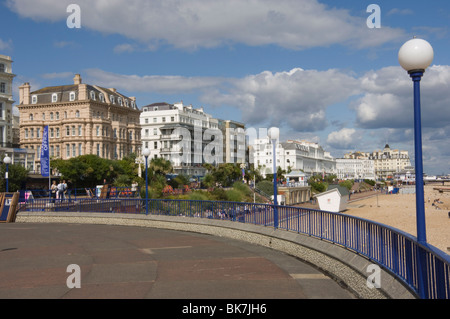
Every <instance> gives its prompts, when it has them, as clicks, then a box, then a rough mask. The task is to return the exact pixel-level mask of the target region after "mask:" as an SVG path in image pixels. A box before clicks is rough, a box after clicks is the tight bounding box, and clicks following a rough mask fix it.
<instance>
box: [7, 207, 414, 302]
mask: <svg viewBox="0 0 450 319" xmlns="http://www.w3.org/2000/svg"><path fill="white" fill-rule="evenodd" d="M16 222H19V223H20V222H21V223H77V224H82V223H88V224H105V225H125V226H139V227H152V228H162V229H171V230H180V231H190V232H197V233H203V234H210V235H214V236H220V237H228V238H233V239H237V240H242V241H246V242H249V243H253V244H257V245H261V246H265V247H269V248H272V249H276V250H278V251H282V252H285V253H286V254H289V255H292V256H295V257H297V258H299V259H300V260H303V261H305V262H308V263H310V264H312V265H315V266H316V267H317V268H319V269H320V270H322V271H323V272H325V273H326V274H327V275H328V276H330V277H332V278H333V279H335V280H336V281H337V282H339V283H340V284H341V285H344V286H346V287H347V288H348V289H349V290H350V291H352V292H353V293H354V294H355V295H356V296H358V297H359V298H363V299H386V298H392V299H414V298H416V296H415V294H414V293H412V292H411V291H410V290H409V289H408V288H407V287H406V286H405V285H404V284H403V283H401V282H400V281H399V280H397V279H396V278H395V277H394V276H393V275H391V274H390V273H389V272H387V271H384V270H381V274H380V279H381V283H380V288H369V287H368V286H367V278H368V276H369V275H370V274H372V271H369V272H368V266H369V265H371V264H373V262H371V261H370V260H368V259H367V258H365V257H363V256H361V255H358V254H357V253H354V252H352V251H350V250H348V249H345V248H343V247H341V246H338V245H335V244H332V243H329V242H326V241H323V240H320V239H316V238H313V237H310V236H306V235H302V234H298V233H294V232H289V231H285V230H275V229H273V228H272V227H264V226H257V225H252V224H244V223H239V222H230V221H223V220H212V219H203V218H195V217H177V216H162V215H161V216H158V215H148V216H146V215H134V214H108V213H40V212H21V213H19V214H18V215H17V218H16Z"/></svg>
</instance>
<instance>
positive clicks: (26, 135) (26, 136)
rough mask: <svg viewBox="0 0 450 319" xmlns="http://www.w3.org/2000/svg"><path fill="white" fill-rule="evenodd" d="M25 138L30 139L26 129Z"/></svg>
mask: <svg viewBox="0 0 450 319" xmlns="http://www.w3.org/2000/svg"><path fill="white" fill-rule="evenodd" d="M25 138H28V129H27V128H26V129H25Z"/></svg>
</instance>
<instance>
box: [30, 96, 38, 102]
mask: <svg viewBox="0 0 450 319" xmlns="http://www.w3.org/2000/svg"><path fill="white" fill-rule="evenodd" d="M31 103H32V104H36V103H37V96H36V95H33V96H32V97H31Z"/></svg>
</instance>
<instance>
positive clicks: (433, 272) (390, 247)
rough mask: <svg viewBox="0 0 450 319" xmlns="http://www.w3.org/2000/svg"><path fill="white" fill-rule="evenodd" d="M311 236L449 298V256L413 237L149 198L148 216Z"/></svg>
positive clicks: (350, 221)
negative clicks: (211, 221) (222, 222)
mask: <svg viewBox="0 0 450 319" xmlns="http://www.w3.org/2000/svg"><path fill="white" fill-rule="evenodd" d="M274 209H276V210H277V212H278V214H277V215H278V228H279V229H284V230H287V231H294V232H297V233H301V234H305V235H309V236H313V237H316V238H319V239H321V240H326V241H328V242H331V243H334V244H337V245H340V246H343V247H345V248H347V249H349V250H352V251H354V252H356V253H358V254H361V255H363V256H365V257H367V258H369V259H370V260H372V261H374V262H376V263H378V264H379V265H381V266H382V267H384V268H385V269H386V270H387V271H389V272H391V273H392V274H394V275H395V276H396V277H397V278H398V279H400V280H401V281H403V282H404V283H405V284H406V285H408V286H409V287H411V288H412V289H413V290H414V291H415V292H416V293H417V295H418V296H419V297H420V298H424V299H450V257H449V256H448V255H446V254H445V253H443V252H441V251H440V250H438V249H436V248H434V247H432V246H430V245H422V244H420V243H418V242H417V240H416V238H415V237H413V236H411V235H409V234H407V233H404V232H402V231H399V230H397V229H393V228H390V227H387V226H385V225H382V224H378V223H375V222H372V221H369V220H365V219H361V218H357V217H353V216H348V215H344V214H339V213H331V212H325V211H319V210H314V209H305V208H299V207H288V206H276V207H274V206H273V205H269V204H258V203H256V204H254V203H237V202H218V201H195V200H170V199H149V201H148V212H149V214H152V215H171V216H186V217H192V218H210V219H220V220H231V221H236V222H242V223H251V224H255V225H264V226H269V227H270V226H271V227H274V216H275V214H274ZM19 211H48V212H62V211H65V212H97V213H98V212H100V213H101V212H108V213H132V214H146V201H145V199H141V198H121V199H118V198H115V199H97V198H92V199H91V198H77V200H63V201H61V200H56V201H52V200H50V199H48V198H45V199H44V198H40V199H34V200H31V201H28V202H26V203H21V204H20V206H19Z"/></svg>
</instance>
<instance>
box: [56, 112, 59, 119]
mask: <svg viewBox="0 0 450 319" xmlns="http://www.w3.org/2000/svg"><path fill="white" fill-rule="evenodd" d="M56 119H57V120H59V112H56Z"/></svg>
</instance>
